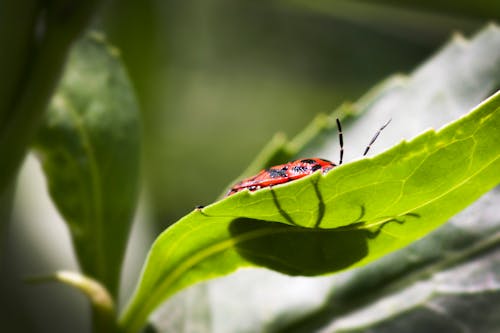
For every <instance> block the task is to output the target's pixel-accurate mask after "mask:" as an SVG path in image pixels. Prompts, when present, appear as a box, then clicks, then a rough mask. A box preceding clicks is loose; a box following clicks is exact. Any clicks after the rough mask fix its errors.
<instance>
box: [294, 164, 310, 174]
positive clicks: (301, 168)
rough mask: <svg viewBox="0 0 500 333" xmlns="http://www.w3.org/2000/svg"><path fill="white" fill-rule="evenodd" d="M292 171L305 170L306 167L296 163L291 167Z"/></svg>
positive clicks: (299, 171) (300, 171) (301, 171)
mask: <svg viewBox="0 0 500 333" xmlns="http://www.w3.org/2000/svg"><path fill="white" fill-rule="evenodd" d="M292 171H293V172H295V173H303V172H305V171H307V168H306V167H304V166H300V165H296V166H294V167H293V168H292Z"/></svg>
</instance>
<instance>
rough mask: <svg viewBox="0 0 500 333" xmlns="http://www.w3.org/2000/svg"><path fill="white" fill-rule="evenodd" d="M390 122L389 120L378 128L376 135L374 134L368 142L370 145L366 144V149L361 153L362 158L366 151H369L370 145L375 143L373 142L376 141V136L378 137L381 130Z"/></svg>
mask: <svg viewBox="0 0 500 333" xmlns="http://www.w3.org/2000/svg"><path fill="white" fill-rule="evenodd" d="M391 120H392V119H389V121H388V122H386V123H385V124H384V125H383V126H382V127H380V128H379V130H378V131H377V133H375V135H374V136H373V138H372V139H371V140H370V143H369V144H368V146H366V149H365V152H364V153H363V156H365V155H366V154H367V153H368V150H370V147H371V146H372V144H373V143H374V142H375V140H377V138H378V136H379V135H380V132H382V130H383V129H384V128H385V127H386V126H387V125H389V123H390V122H391Z"/></svg>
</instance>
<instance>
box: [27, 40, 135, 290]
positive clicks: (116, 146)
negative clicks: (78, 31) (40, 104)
mask: <svg viewBox="0 0 500 333" xmlns="http://www.w3.org/2000/svg"><path fill="white" fill-rule="evenodd" d="M139 135H140V134H139V114H138V107H137V102H136V100H135V98H134V94H133V91H132V87H131V85H130V82H129V80H128V78H127V76H126V73H125V71H124V69H123V66H122V64H121V62H120V60H119V59H118V57H117V51H116V50H115V49H112V48H111V47H109V46H108V45H107V44H106V42H105V41H104V40H103V38H102V36H100V35H97V34H93V35H90V36H87V37H85V38H83V39H82V40H81V41H80V42H79V43H77V45H76V46H75V48H74V49H73V51H72V52H71V54H70V57H69V61H68V65H67V70H66V73H65V75H64V77H63V79H62V82H61V85H60V86H59V89H58V90H57V94H56V95H55V97H54V98H53V100H52V103H51V105H50V108H49V112H48V115H47V117H46V121H45V125H44V127H43V128H42V130H41V131H40V133H39V136H38V141H37V143H36V150H37V152H38V155H39V156H40V159H41V161H42V164H43V169H44V171H45V174H46V176H47V180H48V186H49V191H50V194H51V196H52V199H53V200H54V203H55V204H56V206H57V208H58V209H59V211H60V213H61V214H62V215H63V216H64V218H65V220H66V222H67V223H68V226H69V228H70V232H71V236H72V239H73V245H74V247H75V250H76V254H77V257H78V261H79V263H80V265H81V267H82V269H83V271H84V272H85V274H87V275H89V276H92V277H94V278H96V279H97V280H99V281H101V282H102V283H104V284H105V285H106V287H107V288H108V289H109V290H110V292H111V293H112V294H113V295H116V293H117V286H118V280H119V274H120V267H121V262H122V259H123V255H124V251H125V246H126V243H127V239H128V233H129V229H130V225H131V221H132V217H133V213H134V207H135V201H136V196H137V185H138V165H139Z"/></svg>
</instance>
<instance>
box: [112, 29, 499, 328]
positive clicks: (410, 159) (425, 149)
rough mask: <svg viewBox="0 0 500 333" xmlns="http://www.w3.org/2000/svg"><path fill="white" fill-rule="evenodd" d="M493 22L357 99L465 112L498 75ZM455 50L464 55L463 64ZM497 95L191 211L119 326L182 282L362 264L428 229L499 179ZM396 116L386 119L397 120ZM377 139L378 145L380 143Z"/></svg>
mask: <svg viewBox="0 0 500 333" xmlns="http://www.w3.org/2000/svg"><path fill="white" fill-rule="evenodd" d="M486 30H487V32H486V33H483V34H481V35H479V37H477V38H476V39H475V40H474V42H473V43H470V44H467V45H466V47H465V46H464V44H465V43H463V41H462V40H459V39H455V40H454V41H453V43H451V44H450V45H449V46H448V47H447V48H445V49H444V50H443V51H442V52H441V53H440V55H439V56H437V57H436V58H435V59H433V61H431V62H429V63H427V64H425V65H424V66H422V68H420V69H419V71H417V72H416V73H415V74H414V75H413V76H412V77H411V79H409V78H401V77H399V78H396V79H395V80H391V81H389V83H388V84H384V85H383V86H382V87H380V88H377V90H376V91H375V93H373V92H372V93H371V94H369V95H368V96H367V97H365V98H363V99H362V100H361V101H360V102H358V103H356V104H355V105H353V108H360V109H367V108H368V109H371V108H375V107H376V106H377V104H379V103H380V104H383V102H386V101H387V100H388V101H390V102H391V104H390V105H391V106H392V107H393V108H394V105H396V107H395V109H396V110H405V111H408V112H411V111H412V110H413V112H415V111H416V110H426V111H429V112H433V113H434V114H438V111H440V110H442V111H443V112H446V111H448V112H450V111H456V112H462V110H463V108H464V107H468V106H467V105H470V103H474V101H475V100H477V99H478V96H485V95H486V91H488V90H490V89H492V87H495V86H498V85H497V83H495V82H498V79H497V76H496V75H494V73H492V72H488V71H485V68H497V67H495V64H496V63H497V62H496V60H495V58H491V57H490V58H484V59H483V58H482V57H481V55H483V54H484V52H482V50H484V46H485V45H488V46H491V45H492V43H491V42H492V40H491V38H493V39H495V36H497V35H495V28H494V27H493V28H492V29H486ZM492 36H493V37H492ZM493 44H494V45H496V44H495V43H493ZM478 59H483V60H484V61H483V60H478ZM474 60H477V61H474ZM457 62H458V63H461V64H462V63H467V64H468V65H467V66H466V67H464V70H463V71H456V66H457ZM490 62H491V63H490ZM464 76H465V77H466V78H468V79H469V80H473V79H476V78H477V77H480V82H481V83H480V84H477V85H474V86H471V85H470V83H469V84H468V83H467V81H466V80H465V81H464V82H463V84H453V83H455V82H457V80H458V79H457V78H462V80H463V77H464ZM450 80H451V81H450ZM397 82H399V84H397ZM490 91H491V90H490ZM464 96H467V99H464ZM412 97H413V99H412ZM420 97H422V98H420ZM499 103H500V95H499V94H496V95H495V96H494V97H492V98H491V99H490V100H488V101H487V102H485V103H484V104H482V105H481V106H479V107H478V108H477V109H476V110H475V111H474V112H472V113H470V114H469V115H467V116H466V117H464V118H461V119H460V120H458V121H456V122H454V123H452V124H450V125H448V126H447V127H445V128H444V129H442V130H440V131H439V132H437V133H435V132H434V131H428V132H426V133H424V134H423V135H421V136H420V137H418V138H416V139H414V140H412V141H410V142H409V143H406V142H403V143H401V144H399V145H398V146H396V147H394V148H392V149H391V150H389V151H387V152H386V153H384V154H381V155H379V156H377V157H375V158H373V159H364V160H361V161H359V162H355V163H350V164H346V165H344V166H342V167H339V168H337V169H335V170H333V171H332V172H330V173H329V174H328V175H326V176H324V177H323V176H321V175H319V174H316V175H314V176H311V177H308V178H304V179H302V180H299V181H296V182H292V183H289V184H286V185H283V186H277V187H275V188H273V189H272V190H271V189H264V190H261V191H257V192H254V193H248V192H242V193H239V194H236V195H233V196H231V197H230V198H228V199H225V200H222V201H220V202H218V203H215V204H213V205H211V206H208V207H206V208H204V209H203V210H202V211H194V212H192V213H191V214H189V215H187V216H186V217H184V218H183V219H181V220H180V221H178V222H177V223H176V224H174V225H173V226H172V227H170V228H169V229H167V230H166V231H165V232H164V233H163V234H162V235H160V237H159V238H158V239H157V240H156V241H155V244H154V245H153V247H152V249H151V251H150V254H149V257H148V261H147V263H146V265H145V268H144V271H143V275H142V278H141V281H140V282H139V285H138V289H137V290H136V293H135V295H134V297H133V298H132V300H131V302H130V304H129V306H128V307H127V309H126V310H125V312H124V314H123V315H122V317H121V325H122V327H123V328H124V329H126V330H129V331H131V332H132V331H136V330H138V329H139V328H140V326H141V325H143V324H144V322H145V320H146V318H147V316H148V314H149V313H150V312H151V311H153V310H154V309H155V308H156V307H157V306H158V305H159V304H160V303H161V301H162V300H164V299H165V298H167V297H169V296H171V295H172V294H173V293H175V292H176V291H178V290H180V289H182V288H184V287H186V286H188V285H190V284H192V283H195V282H197V281H201V280H204V279H207V278H211V277H214V276H219V275H222V274H226V273H227V272H231V271H233V270H235V269H237V268H239V267H242V266H247V265H255V264H258V265H263V266H267V267H271V268H273V269H276V270H279V271H281V272H286V273H288V274H301V275H316V274H321V273H326V272H331V271H335V270H342V269H344V268H347V267H349V268H350V267H354V266H360V265H362V264H365V263H368V262H370V261H373V260H375V259H376V258H378V257H380V256H382V255H384V254H386V253H389V252H391V251H393V250H395V249H398V248H401V247H403V246H405V245H407V244H409V243H410V242H412V241H414V240H416V239H418V238H419V237H421V236H423V235H425V234H426V233H428V232H429V231H431V230H433V229H434V228H436V227H438V226H439V225H441V224H442V223H443V222H445V221H446V220H447V219H448V218H449V217H450V216H453V215H454V214H456V213H457V212H459V211H460V210H461V209H462V208H463V207H465V206H467V205H468V204H469V203H471V202H472V201H474V200H475V199H477V198H478V197H479V196H480V195H481V194H483V193H485V192H486V191H487V190H488V189H490V188H492V187H493V186H495V185H496V184H498V182H499V181H500V179H499V176H498V175H496V174H495V173H496V172H495V170H498V166H499V165H498V163H499V161H498V157H499V156H500V152H499V147H498V145H496V146H495V142H497V140H498V139H499V137H498V136H499V134H498V128H499V126H500V124H499V122H500V116H499V113H500V110H499V107H500V104H499ZM384 105H385V104H384ZM398 107H399V109H398ZM384 109H387V106H386V105H385V108H384ZM352 112H355V111H352ZM403 117H404V116H403ZM379 118H380V116H379ZM332 120H333V119H331V120H330V122H331V123H332V124H333V123H334V122H333V121H332ZM363 120H364V119H363ZM397 120H398V119H397V118H396V119H395V120H394V121H393V123H392V124H391V126H396V128H398V126H397V122H398V121H397ZM366 121H368V122H369V121H370V120H369V118H368V119H367V120H366ZM400 122H401V123H400V125H402V126H400V128H401V129H402V130H403V129H404V131H407V130H408V129H409V130H410V131H409V132H411V130H414V128H415V127H414V126H412V125H413V124H412V123H410V122H408V121H407V120H406V119H405V118H402V119H401V120H400ZM372 125H373V120H372ZM405 125H406V128H405ZM331 127H332V126H330V128H331ZM324 128H325V129H326V130H324V131H318V135H317V137H318V138H319V142H320V143H321V141H323V142H325V143H329V142H331V140H325V136H328V135H330V133H329V131H328V128H329V126H326V127H324ZM361 132H363V133H365V132H366V129H363V130H362V131H361ZM313 139H314V141H316V139H317V138H316V137H314V138H313ZM367 139H369V138H367ZM381 139H382V140H381V141H382V142H380V141H378V142H377V145H378V144H379V143H382V144H381V145H383V143H384V139H383V137H382V138H381ZM305 141H306V144H305V145H304V146H303V148H302V149H301V151H308V150H309V149H310V148H309V147H308V146H310V145H314V146H316V147H317V148H316V151H318V149H321V145H320V144H313V141H310V143H309V144H308V142H307V140H305ZM367 141H368V140H367ZM316 143H317V142H316ZM328 148H329V147H326V149H328ZM303 156H307V155H303ZM315 156H325V155H324V154H315ZM322 211H323V212H322ZM269 221H272V222H271V223H270V222H269ZM274 222H280V223H274ZM293 224H296V225H300V226H296V225H293ZM316 225H318V226H319V227H320V228H328V229H326V230H325V229H318V228H314V227H315V226H316ZM228 229H229V231H228ZM325 235H326V236H325ZM339 235H342V236H339ZM329 238H330V240H331V241H330V242H328V239H329ZM300 242H302V243H300ZM311 245H312V246H311ZM341 254H343V255H344V256H342V255H341ZM371 279H372V280H373V277H372V278H371ZM364 281H366V280H364ZM256 285H258V283H256ZM358 285H359V284H358ZM370 285H371V284H370Z"/></svg>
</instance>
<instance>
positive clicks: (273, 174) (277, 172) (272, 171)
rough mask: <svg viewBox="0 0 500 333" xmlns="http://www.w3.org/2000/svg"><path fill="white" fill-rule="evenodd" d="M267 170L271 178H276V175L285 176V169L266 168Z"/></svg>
mask: <svg viewBox="0 0 500 333" xmlns="http://www.w3.org/2000/svg"><path fill="white" fill-rule="evenodd" d="M267 172H268V173H269V177H271V178H278V177H286V176H287V175H286V170H283V169H273V168H271V169H267Z"/></svg>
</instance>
